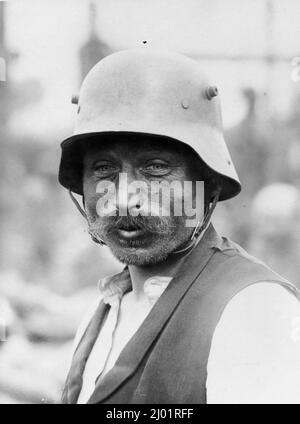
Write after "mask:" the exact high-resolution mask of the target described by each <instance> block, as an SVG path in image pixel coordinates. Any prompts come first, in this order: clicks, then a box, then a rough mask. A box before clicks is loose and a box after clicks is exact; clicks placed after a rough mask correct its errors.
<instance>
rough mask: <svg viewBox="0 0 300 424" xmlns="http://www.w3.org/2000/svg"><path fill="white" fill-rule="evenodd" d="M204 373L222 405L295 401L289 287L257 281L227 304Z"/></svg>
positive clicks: (298, 337) (299, 345) (297, 377)
mask: <svg viewBox="0 0 300 424" xmlns="http://www.w3.org/2000/svg"><path fill="white" fill-rule="evenodd" d="M291 286H292V285H291ZM287 288H288V290H287ZM297 370H299V371H297ZM208 374H209V379H208V386H209V387H210V394H211V395H212V398H214V396H215V395H216V396H217V398H218V399H219V400H220V397H221V399H222V400H225V401H226V399H227V402H228V403H231V401H232V400H233V399H236V400H241V401H242V402H245V401H247V400H248V401H250V402H254V403H257V402H261V401H263V402H267V403H269V402H273V401H274V400H277V401H278V402H284V401H285V400H288V401H289V402H290V401H294V400H295V396H296V398H297V399H298V401H300V303H299V301H298V299H297V297H296V296H294V295H292V294H291V292H290V290H289V286H282V285H280V284H277V283H273V282H259V283H256V284H253V285H251V286H248V287H246V288H244V289H243V290H241V291H240V292H239V293H237V294H236V295H235V296H234V297H233V298H232V299H231V300H230V302H228V304H227V306H226V307H225V309H224V312H223V314H222V316H221V319H220V320H219V322H218V324H217V326H216V329H215V332H214V335H213V339H212V345H211V351H210V356H209V362H208ZM295 386H297V387H295ZM295 389H297V391H296V392H295ZM295 393H296V394H295ZM297 393H299V395H298V394H297Z"/></svg>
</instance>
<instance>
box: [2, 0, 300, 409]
mask: <svg viewBox="0 0 300 424" xmlns="http://www.w3.org/2000/svg"><path fill="white" fill-rule="evenodd" d="M299 18H300V3H299V1H297V0H285V1H283V0H244V1H243V2H241V1H238V0H227V1H226V2H224V1H221V0H151V1H150V0H97V1H96V0H94V1H89V0H64V1H61V0H51V1H50V0H48V1H46V0H44V1H42V2H41V1H38V0H27V1H26V2H25V1H22V0H8V1H0V57H2V58H4V59H5V62H6V80H5V81H0V146H1V150H0V152H1V154H0V194H1V201H0V233H1V237H0V336H1V337H0V338H1V339H2V341H1V342H0V403H43V402H46V403H53V402H59V399H60V395H61V388H62V384H63V382H64V378H65V376H66V372H67V369H68V362H69V360H70V354H71V347H72V339H73V337H74V333H75V331H76V328H77V326H78V323H79V321H80V319H81V317H82V315H83V314H84V312H85V311H86V309H87V308H88V307H89V304H90V303H91V301H93V299H94V298H95V296H96V295H97V281H98V280H99V278H101V277H102V276H104V275H107V274H111V273H115V272H117V271H119V270H120V269H122V266H121V265H120V264H119V263H117V262H116V261H115V260H114V259H113V258H112V256H111V255H110V253H109V251H108V249H107V248H100V247H98V246H97V245H95V244H93V242H92V241H91V240H90V238H89V236H88V234H87V231H86V227H85V223H84V222H83V220H82V218H81V216H80V215H79V214H78V213H77V211H76V210H75V208H74V206H73V205H72V204H71V202H70V200H69V198H68V194H67V192H66V191H65V190H64V189H63V188H62V187H60V186H59V185H58V182H57V171H58V164H59V158H60V146H59V144H60V142H61V141H62V140H63V139H64V138H66V137H68V136H69V135H70V134H71V132H72V122H73V118H74V116H75V113H76V106H75V105H72V104H71V97H72V95H73V94H76V93H77V92H78V89H79V86H80V83H81V81H82V79H83V78H84V76H85V75H86V73H87V72H88V71H89V69H90V68H91V67H92V66H93V65H94V64H95V63H96V62H97V61H98V60H99V59H101V58H102V57H104V56H106V55H107V54H110V53H112V52H115V51H118V50H122V49H126V48H130V47H137V46H140V45H142V43H144V42H145V41H146V42H147V44H148V45H149V46H153V47H159V48H165V49H169V50H175V51H179V52H181V53H184V54H187V55H189V56H191V57H193V58H195V59H197V60H199V61H201V62H202V65H203V68H204V69H205V70H206V72H208V73H209V74H210V75H211V76H212V79H213V80H214V82H215V84H216V85H217V86H218V88H219V90H220V95H221V100H222V106H223V120H224V127H225V131H226V138H227V143H228V146H229V149H230V152H231V154H232V157H233V160H234V163H235V165H236V168H237V171H238V173H239V176H240V179H241V181H242V184H243V191H242V193H241V194H240V195H239V196H238V197H237V198H235V199H233V200H231V201H228V202H225V203H220V204H219V206H218V208H217V210H216V213H215V219H214V223H215V226H216V228H217V230H218V231H219V232H220V233H222V234H223V235H226V236H229V237H231V238H233V239H234V240H235V241H236V242H238V243H240V244H242V246H243V247H244V248H246V249H247V250H248V251H249V252H250V253H252V254H254V255H257V256H258V257H259V258H260V259H262V260H264V261H265V262H266V263H267V264H269V265H270V266H271V267H273V268H274V269H275V270H276V271H277V272H279V273H281V274H282V275H283V276H285V277H286V278H288V279H290V280H291V281H293V282H294V283H296V284H297V285H298V286H299V287H300V272H299V271H300V255H299V252H300V230H299V228H300V220H299V217H300V202H299V194H300V172H299V171H300V58H299V56H300V25H299V22H300V20H299ZM0 64H1V63H0ZM2 79H4V78H2Z"/></svg>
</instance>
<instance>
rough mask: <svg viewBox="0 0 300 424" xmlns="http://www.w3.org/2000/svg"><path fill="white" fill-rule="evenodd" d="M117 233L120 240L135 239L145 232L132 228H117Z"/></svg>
mask: <svg viewBox="0 0 300 424" xmlns="http://www.w3.org/2000/svg"><path fill="white" fill-rule="evenodd" d="M117 233H118V235H119V236H120V237H121V238H124V239H135V238H138V237H140V236H142V235H143V234H144V233H145V230H143V229H141V228H137V227H133V226H123V227H119V228H117Z"/></svg>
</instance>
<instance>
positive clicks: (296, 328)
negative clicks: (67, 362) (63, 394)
mask: <svg viewBox="0 0 300 424" xmlns="http://www.w3.org/2000/svg"><path fill="white" fill-rule="evenodd" d="M118 276H119V275H118ZM116 280H117V279H116V278H114V277H107V278H105V279H103V280H101V281H100V284H99V289H100V298H102V299H103V301H104V302H105V303H109V304H110V305H111V308H110V310H109V313H108V316H107V319H106V321H105V322H104V325H103V327H102V329H101V331H100V334H99V336H98V338H97V340H96V343H95V345H94V347H93V349H92V352H91V354H90V356H89V358H88V361H87V364H86V367H85V370H84V374H83V385H82V389H81V393H80V395H79V398H78V403H86V402H87V400H88V399H89V397H90V396H91V394H92V392H93V390H94V387H95V382H96V381H97V379H98V378H102V377H103V375H104V374H105V373H106V372H108V371H109V369H111V368H112V367H113V366H114V364H115V362H116V360H117V357H118V356H119V354H120V352H121V351H122V349H123V348H124V346H125V345H126V343H127V342H128V341H129V339H130V338H131V337H132V335H133V334H134V333H135V332H136V330H137V329H138V327H139V326H140V324H141V322H142V320H143V319H145V318H146V316H147V315H148V313H149V312H150V310H151V308H152V307H153V305H154V303H155V302H156V301H157V299H158V298H159V296H160V295H161V294H162V293H163V291H164V290H165V288H166V287H167V285H168V284H169V283H170V282H171V278H170V277H166V276H157V277H152V278H150V279H148V280H147V281H146V282H145V284H144V291H145V293H146V294H147V296H148V300H149V301H148V305H146V306H145V310H144V314H143V316H141V317H140V319H139V320H138V321H137V322H136V325H135V326H134V327H131V328H129V329H128V331H126V335H127V336H126V337H125V338H123V339H122V340H121V342H120V343H119V345H118V346H116V345H114V338H113V335H114V332H115V329H116V327H117V325H118V314H119V310H120V304H121V301H122V297H123V295H124V293H126V292H127V291H128V290H130V289H131V281H130V277H129V273H128V272H127V273H125V272H124V278H122V279H120V278H118V284H116ZM98 302H99V300H98V301H97V304H98ZM94 310H95V307H93V308H92V310H91V312H90V313H88V315H87V317H86V319H85V320H84V321H83V323H82V325H81V327H80V329H79V331H78V334H77V337H76V341H75V345H76V344H77V343H78V342H79V340H80V338H81V336H82V334H83V331H84V329H85V328H86V326H87V324H88V322H89V321H90V319H91V316H92V314H93V313H94ZM253 347H255V348H253ZM112 348H114V352H115V353H114V355H113V356H111V355H110V353H111V351H112ZM207 369H208V377H207V402H208V403H300V305H299V302H298V301H297V299H296V298H294V297H293V296H292V295H290V293H288V292H287V291H286V290H285V289H284V288H283V287H281V286H278V285H277V284H274V283H270V282H260V283H257V284H254V285H252V286H250V287H248V288H246V289H244V290H242V291H241V292H240V293H239V294H237V295H236V296H234V298H233V299H232V300H231V301H230V302H229V303H228V305H227V307H226V308H225V310H224V312H223V314H222V317H221V320H220V322H219V323H218V325H217V327H216V330H215V333H214V336H213V340H212V345H211V350H210V355H209V361H208V367H207Z"/></svg>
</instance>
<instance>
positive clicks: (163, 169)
mask: <svg viewBox="0 0 300 424" xmlns="http://www.w3.org/2000/svg"><path fill="white" fill-rule="evenodd" d="M144 169H145V171H146V172H148V173H151V174H155V175H164V174H167V173H168V172H169V166H168V165H167V164H165V163H149V164H147V165H146V166H145V168H144Z"/></svg>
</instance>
